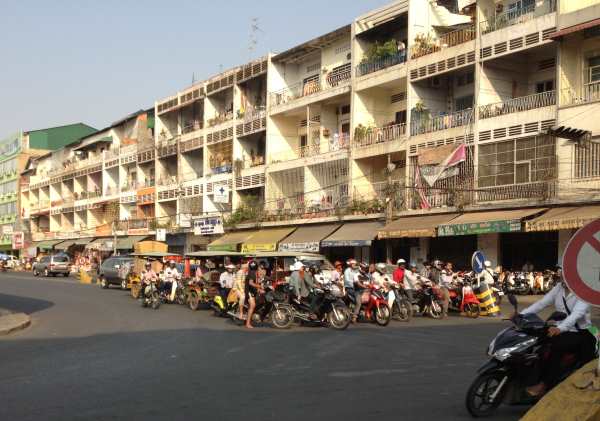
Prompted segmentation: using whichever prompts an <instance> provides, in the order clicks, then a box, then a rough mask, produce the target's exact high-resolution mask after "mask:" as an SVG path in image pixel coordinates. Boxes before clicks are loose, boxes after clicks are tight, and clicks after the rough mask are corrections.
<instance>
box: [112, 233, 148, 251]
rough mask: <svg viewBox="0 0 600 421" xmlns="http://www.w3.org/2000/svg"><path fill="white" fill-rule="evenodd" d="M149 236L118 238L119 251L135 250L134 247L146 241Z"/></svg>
mask: <svg viewBox="0 0 600 421" xmlns="http://www.w3.org/2000/svg"><path fill="white" fill-rule="evenodd" d="M148 237H149V236H148V235H130V236H128V237H121V238H117V250H133V245H134V244H135V243H139V242H140V241H144V240H145V239H146V238H148Z"/></svg>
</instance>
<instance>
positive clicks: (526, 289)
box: [519, 285, 531, 295]
mask: <svg viewBox="0 0 600 421" xmlns="http://www.w3.org/2000/svg"><path fill="white" fill-rule="evenodd" d="M529 294H531V288H530V287H529V285H525V286H523V287H521V288H520V289H519V295H529Z"/></svg>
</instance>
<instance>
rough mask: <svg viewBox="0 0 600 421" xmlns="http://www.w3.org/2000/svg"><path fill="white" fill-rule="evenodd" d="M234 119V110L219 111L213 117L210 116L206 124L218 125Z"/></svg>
mask: <svg viewBox="0 0 600 421" xmlns="http://www.w3.org/2000/svg"><path fill="white" fill-rule="evenodd" d="M231 120H233V111H226V112H224V113H219V114H217V115H216V116H215V117H213V118H209V119H208V120H207V122H206V125H207V126H208V127H209V128H212V127H216V126H218V125H221V124H224V123H227V122H228V121H231Z"/></svg>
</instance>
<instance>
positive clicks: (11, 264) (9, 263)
mask: <svg viewBox="0 0 600 421" xmlns="http://www.w3.org/2000/svg"><path fill="white" fill-rule="evenodd" d="M0 260H4V261H6V267H7V269H14V268H16V267H17V266H18V264H19V259H17V258H16V257H15V256H13V255H10V254H0Z"/></svg>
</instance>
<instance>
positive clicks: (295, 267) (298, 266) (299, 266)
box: [292, 261, 304, 270]
mask: <svg viewBox="0 0 600 421" xmlns="http://www.w3.org/2000/svg"><path fill="white" fill-rule="evenodd" d="M303 267H304V264H303V263H302V262H301V261H297V262H296V263H294V264H293V265H292V270H300V269H302V268H303Z"/></svg>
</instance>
